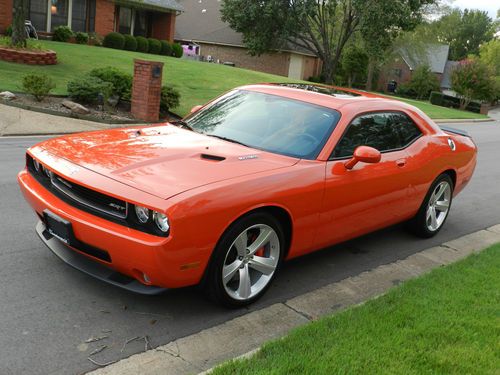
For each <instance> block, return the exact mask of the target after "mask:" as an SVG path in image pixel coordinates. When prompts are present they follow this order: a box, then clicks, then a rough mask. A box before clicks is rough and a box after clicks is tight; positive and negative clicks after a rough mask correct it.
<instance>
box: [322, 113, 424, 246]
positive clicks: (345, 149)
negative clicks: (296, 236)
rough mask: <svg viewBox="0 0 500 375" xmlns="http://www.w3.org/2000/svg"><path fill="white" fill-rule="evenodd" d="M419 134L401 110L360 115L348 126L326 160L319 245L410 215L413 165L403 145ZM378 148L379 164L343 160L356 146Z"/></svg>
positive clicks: (347, 158) (359, 233)
mask: <svg viewBox="0 0 500 375" xmlns="http://www.w3.org/2000/svg"><path fill="white" fill-rule="evenodd" d="M421 135H422V132H421V131H420V129H419V128H418V127H417V125H415V123H414V122H413V121H412V120H411V119H410V118H409V117H408V116H407V115H406V114H404V113H402V112H391V111H383V112H382V111H381V112H372V113H366V114H362V115H359V116H357V117H355V118H354V119H353V120H352V121H351V122H350V124H349V125H348V126H347V127H346V130H345V132H344V134H343V136H342V137H341V138H340V140H339V142H338V143H337V145H336V146H335V148H334V150H333V152H332V154H331V157H330V160H329V161H328V162H327V163H326V173H325V194H324V201H323V210H322V212H321V215H320V226H319V232H318V236H317V239H318V246H327V245H329V244H332V243H336V242H340V241H344V240H347V239H350V238H352V237H356V236H359V235H362V234H365V233H368V232H370V231H373V230H376V229H379V228H382V227H385V226H388V225H391V224H394V223H397V222H399V221H401V220H404V219H405V218H407V217H408V215H409V214H410V212H411V210H412V208H411V207H409V205H407V204H406V200H407V198H408V197H409V195H410V194H411V189H410V184H411V180H412V177H411V175H412V173H414V170H413V169H412V170H410V169H409V168H407V163H408V161H409V160H408V159H409V158H408V153H407V151H406V147H407V146H409V145H410V144H411V143H413V142H414V141H415V140H416V139H418V138H419V137H420V136H421ZM362 145H364V146H370V147H373V148H376V149H377V150H379V151H380V152H381V160H380V162H378V163H374V164H367V163H362V162H359V163H357V164H356V165H355V166H354V167H353V168H352V169H347V168H346V167H345V162H346V161H347V160H349V159H351V158H352V155H353V152H354V150H355V149H356V148H357V147H358V146H362Z"/></svg>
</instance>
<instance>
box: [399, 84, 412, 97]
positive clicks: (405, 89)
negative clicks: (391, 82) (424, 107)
mask: <svg viewBox="0 0 500 375" xmlns="http://www.w3.org/2000/svg"><path fill="white" fill-rule="evenodd" d="M396 94H398V95H399V96H402V97H405V98H411V99H416V98H417V93H416V92H415V90H414V89H413V88H412V87H411V84H410V83H402V84H400V85H399V86H398V87H397V88H396Z"/></svg>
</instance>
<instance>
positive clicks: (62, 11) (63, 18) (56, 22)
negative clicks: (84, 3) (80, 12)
mask: <svg viewBox="0 0 500 375" xmlns="http://www.w3.org/2000/svg"><path fill="white" fill-rule="evenodd" d="M50 14H51V16H50V19H51V25H50V31H52V32H53V31H54V29H55V28H56V27H57V26H68V0H51V1H50Z"/></svg>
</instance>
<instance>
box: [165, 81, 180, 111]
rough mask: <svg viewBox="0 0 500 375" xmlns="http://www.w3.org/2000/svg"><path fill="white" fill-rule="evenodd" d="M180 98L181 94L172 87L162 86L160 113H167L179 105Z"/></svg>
mask: <svg viewBox="0 0 500 375" xmlns="http://www.w3.org/2000/svg"><path fill="white" fill-rule="evenodd" d="M180 98H181V94H179V91H177V90H176V89H174V88H173V87H172V86H162V87H161V99H160V110H161V111H162V112H168V111H169V110H170V109H171V108H175V107H177V106H178V105H179V100H180Z"/></svg>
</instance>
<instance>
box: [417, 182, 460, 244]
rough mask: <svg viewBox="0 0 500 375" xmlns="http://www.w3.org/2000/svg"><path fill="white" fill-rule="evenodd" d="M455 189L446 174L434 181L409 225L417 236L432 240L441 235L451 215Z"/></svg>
mask: <svg viewBox="0 0 500 375" xmlns="http://www.w3.org/2000/svg"><path fill="white" fill-rule="evenodd" d="M453 188H454V186H453V181H452V180H451V178H450V176H449V175H448V174H446V173H443V174H441V175H439V176H438V177H437V178H436V179H435V180H434V182H433V183H432V185H431V187H430V188H429V191H428V192H427V194H426V196H425V199H424V201H423V202H422V205H421V206H420V209H419V210H418V213H417V215H416V216H415V217H414V218H413V219H412V220H411V221H410V222H409V223H408V224H409V225H408V226H409V229H410V230H411V231H412V232H413V233H414V234H415V235H417V236H419V237H422V238H430V237H434V236H435V235H436V234H438V233H439V231H440V230H441V228H442V227H443V225H444V223H445V222H446V219H447V218H448V214H449V213H450V209H451V203H452V200H453ZM440 189H443V190H440ZM436 195H437V199H436ZM432 212H434V214H433V213H432Z"/></svg>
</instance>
